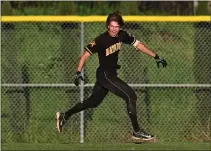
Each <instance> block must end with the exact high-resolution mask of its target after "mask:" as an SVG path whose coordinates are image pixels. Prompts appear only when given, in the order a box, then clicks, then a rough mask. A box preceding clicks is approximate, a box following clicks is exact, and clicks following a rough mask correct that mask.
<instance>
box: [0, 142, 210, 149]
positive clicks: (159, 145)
mask: <svg viewBox="0 0 211 151" xmlns="http://www.w3.org/2000/svg"><path fill="white" fill-rule="evenodd" d="M210 149H211V148H210V143H162V142H157V143H145V144H134V143H124V144H86V143H84V144H25V143H20V144H19V143H17V144H2V150H210Z"/></svg>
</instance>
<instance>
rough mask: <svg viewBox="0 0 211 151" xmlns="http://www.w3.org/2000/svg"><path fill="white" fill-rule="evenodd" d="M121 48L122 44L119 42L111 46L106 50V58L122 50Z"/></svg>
mask: <svg viewBox="0 0 211 151" xmlns="http://www.w3.org/2000/svg"><path fill="white" fill-rule="evenodd" d="M121 46H122V42H119V43H116V44H114V45H112V46H110V47H109V48H107V49H106V56H108V55H110V54H112V53H114V52H116V51H118V50H120V48H121Z"/></svg>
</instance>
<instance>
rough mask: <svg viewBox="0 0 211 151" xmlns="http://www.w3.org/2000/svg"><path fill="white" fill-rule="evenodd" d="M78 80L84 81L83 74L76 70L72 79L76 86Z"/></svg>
mask: <svg viewBox="0 0 211 151" xmlns="http://www.w3.org/2000/svg"><path fill="white" fill-rule="evenodd" d="M80 80H83V81H84V78H83V76H82V75H81V72H80V71H77V72H76V77H75V80H74V84H75V85H76V86H78V85H79V82H80Z"/></svg>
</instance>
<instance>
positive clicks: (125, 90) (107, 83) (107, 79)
mask: <svg viewBox="0 0 211 151" xmlns="http://www.w3.org/2000/svg"><path fill="white" fill-rule="evenodd" d="M96 78H97V82H96V83H95V85H94V88H93V92H92V95H91V96H90V97H89V98H88V99H87V100H85V101H83V102H80V103H78V104H76V105H75V106H74V107H73V108H71V109H70V110H68V111H67V112H65V119H66V120H67V119H68V118H69V117H70V116H71V115H73V114H75V113H78V112H80V111H82V110H86V109H88V108H95V107H97V106H98V105H99V104H100V103H101V102H102V101H103V99H104V98H105V96H106V95H107V94H108V92H109V91H110V92H112V93H114V94H115V95H117V96H119V97H121V98H122V99H123V100H125V102H126V105H127V112H128V115H129V118H130V120H131V123H132V126H133V130H134V131H135V132H137V131H139V130H140V128H139V125H138V122H137V114H136V101H137V96H136V94H135V92H134V90H133V89H132V88H131V87H130V86H129V85H128V84H127V83H125V82H124V81H122V80H121V79H120V78H118V77H117V72H116V69H112V70H102V69H100V68H98V69H97V73H96Z"/></svg>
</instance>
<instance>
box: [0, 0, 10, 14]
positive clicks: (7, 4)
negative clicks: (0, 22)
mask: <svg viewBox="0 0 211 151" xmlns="http://www.w3.org/2000/svg"><path fill="white" fill-rule="evenodd" d="M1 7H2V10H1V12H2V14H3V15H5V16H10V15H12V7H11V5H10V2H8V1H4V2H3V3H2V6H1Z"/></svg>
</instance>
